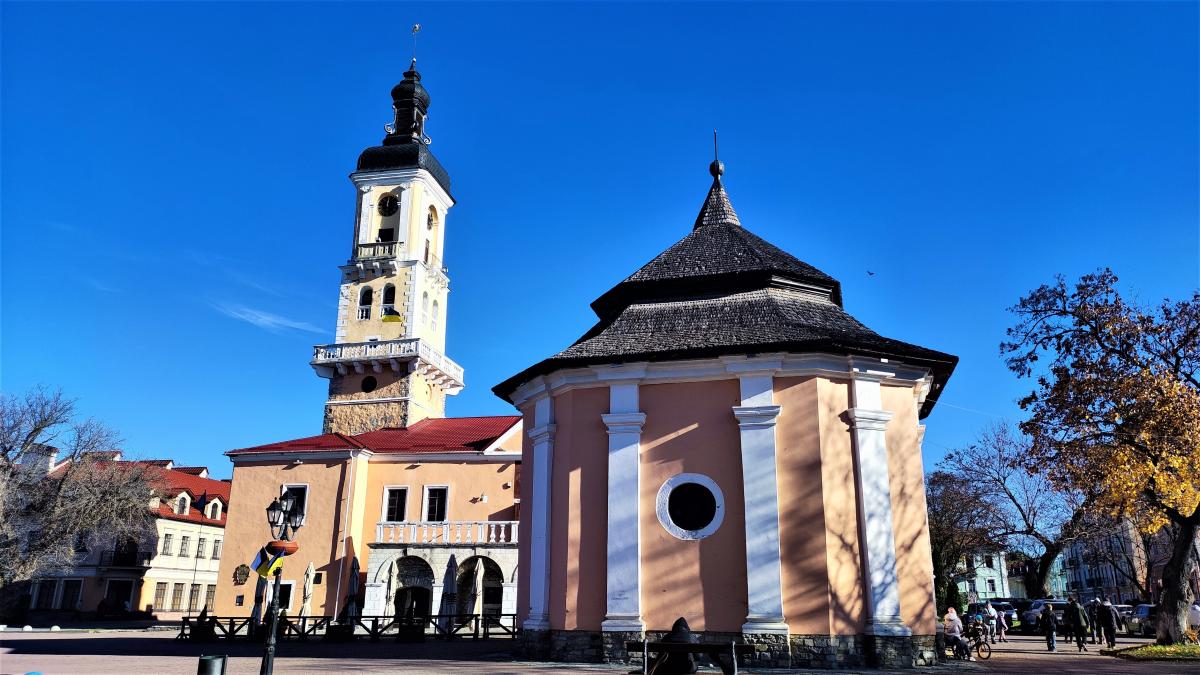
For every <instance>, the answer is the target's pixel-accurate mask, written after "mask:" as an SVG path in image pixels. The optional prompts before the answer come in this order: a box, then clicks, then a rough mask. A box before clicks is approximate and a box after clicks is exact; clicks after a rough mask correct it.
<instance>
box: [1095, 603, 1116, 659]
mask: <svg viewBox="0 0 1200 675" xmlns="http://www.w3.org/2000/svg"><path fill="white" fill-rule="evenodd" d="M1096 623H1098V624H1100V628H1101V629H1102V630H1103V631H1104V642H1105V644H1107V645H1108V648H1109V649H1112V648H1114V647H1116V646H1117V626H1118V625H1119V624H1120V623H1121V615H1120V613H1119V612H1117V608H1116V607H1113V605H1112V603H1111V602H1109V601H1108V598H1105V599H1104V604H1102V605H1100V609H1099V610H1097V611H1096Z"/></svg>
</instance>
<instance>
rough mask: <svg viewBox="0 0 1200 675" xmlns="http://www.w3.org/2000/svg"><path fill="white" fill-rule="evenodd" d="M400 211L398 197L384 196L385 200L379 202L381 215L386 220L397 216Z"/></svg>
mask: <svg viewBox="0 0 1200 675" xmlns="http://www.w3.org/2000/svg"><path fill="white" fill-rule="evenodd" d="M399 210H400V200H399V199H398V198H397V197H396V195H384V196H383V199H380V200H379V215H381V216H383V217H384V218H387V217H388V216H394V215H396V212H397V211H399Z"/></svg>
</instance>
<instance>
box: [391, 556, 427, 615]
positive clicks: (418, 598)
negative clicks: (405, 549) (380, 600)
mask: <svg viewBox="0 0 1200 675" xmlns="http://www.w3.org/2000/svg"><path fill="white" fill-rule="evenodd" d="M396 565H397V567H398V568H399V577H400V578H399V581H400V585H399V589H398V590H397V591H396V599H395V607H394V608H393V609H394V610H395V612H396V616H399V617H422V618H427V617H428V616H429V615H430V614H431V610H432V603H433V568H432V567H430V566H429V563H427V562H425V561H424V560H422V559H420V558H417V557H414V556H405V557H403V558H401V559H399V560H397V561H396Z"/></svg>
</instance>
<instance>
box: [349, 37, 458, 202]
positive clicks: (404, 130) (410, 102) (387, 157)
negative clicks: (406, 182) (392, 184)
mask: <svg viewBox="0 0 1200 675" xmlns="http://www.w3.org/2000/svg"><path fill="white" fill-rule="evenodd" d="M392 112H393V118H392V122H391V123H390V124H388V125H386V126H385V127H384V129H385V130H386V131H387V135H386V136H384V138H383V142H382V143H381V144H380V145H377V146H375V147H372V148H367V149H366V150H363V152H362V154H361V155H359V156H358V170H359V171H387V170H393V169H413V168H416V169H425V170H426V171H428V172H429V173H430V174H431V175H433V177H434V178H435V179H437V181H438V183H440V184H441V186H442V188H443V189H445V190H446V192H447V193H449V192H450V174H448V173H447V172H446V169H444V168H442V164H441V162H439V161H438V160H437V157H434V156H433V153H432V152H431V151H430V150H429V143H430V140H429V137H428V136H426V135H425V118H426V117H427V116H428V114H429V91H428V90H427V89H425V86H424V85H423V84H421V73H420V72H418V71H417V60H416V59H415V58H414V59H413V60H412V63H410V64H409V67H408V70H406V71H404V79H403V80H401V81H400V82H399V83H398V84H397V85H396V86H394V87H392Z"/></svg>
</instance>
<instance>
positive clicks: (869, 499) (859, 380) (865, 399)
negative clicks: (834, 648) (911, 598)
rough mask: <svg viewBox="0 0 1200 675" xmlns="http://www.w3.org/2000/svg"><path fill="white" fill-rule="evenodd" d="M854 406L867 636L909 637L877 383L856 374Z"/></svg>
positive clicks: (883, 414) (884, 412)
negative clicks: (903, 611) (902, 610)
mask: <svg viewBox="0 0 1200 675" xmlns="http://www.w3.org/2000/svg"><path fill="white" fill-rule="evenodd" d="M851 395H852V402H853V405H854V407H853V408H850V409H849V410H847V411H846V415H847V417H848V418H849V420H850V429H851V434H852V438H853V445H854V455H855V457H854V460H855V466H856V469H857V470H856V474H857V478H858V520H859V531H860V532H861V533H862V537H863V540H864V541H863V542H862V555H863V562H864V563H865V565H866V568H867V586H868V587H867V593H866V596H867V616H868V624H867V632H868V633H870V634H874V635H911V634H912V631H911V630H910V629H909V628H908V627H907V626H905V625H904V621H903V620H902V619H901V618H900V587H899V584H898V581H897V570H896V535H895V531H894V529H893V527H892V489H891V483H890V481H889V476H888V453H887V442H886V438H885V435H884V430H885V429H886V427H887V423H888V420H890V419H892V413H891V412H890V411H887V410H884V409H883V401H882V396H881V393H880V387H879V378H878V377H874V376H871V375H864V374H857V375H855V376H854V379H853V380H852V383H851Z"/></svg>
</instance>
